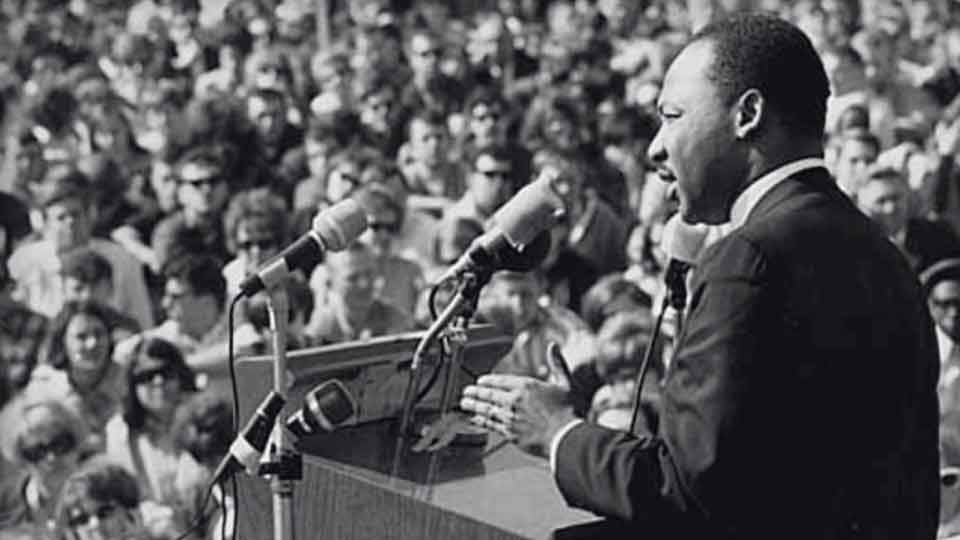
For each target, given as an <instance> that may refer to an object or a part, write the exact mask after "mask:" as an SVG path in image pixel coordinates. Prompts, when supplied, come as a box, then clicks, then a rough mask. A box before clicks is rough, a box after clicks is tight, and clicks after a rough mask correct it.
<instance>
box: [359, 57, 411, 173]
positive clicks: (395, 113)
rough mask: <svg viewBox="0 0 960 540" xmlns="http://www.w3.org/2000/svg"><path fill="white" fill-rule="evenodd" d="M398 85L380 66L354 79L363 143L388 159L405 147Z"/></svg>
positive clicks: (363, 72) (394, 156) (369, 69)
mask: <svg viewBox="0 0 960 540" xmlns="http://www.w3.org/2000/svg"><path fill="white" fill-rule="evenodd" d="M394 83H395V81H394V80H393V79H391V78H390V75H389V73H386V72H385V71H384V70H383V69H381V68H380V67H379V66H377V67H370V68H368V69H366V70H363V71H360V72H358V73H357V74H356V76H355V77H354V80H353V96H354V99H355V100H356V104H357V105H356V107H357V112H358V113H359V115H360V124H361V126H362V128H363V130H362V131H361V134H362V140H363V141H364V143H365V144H366V145H368V146H370V147H372V148H375V149H376V150H377V151H378V152H380V153H381V154H382V155H383V156H384V157H385V158H388V159H393V158H396V156H397V150H399V148H400V145H401V144H403V129H402V125H401V123H402V120H401V118H400V116H399V115H400V112H401V111H400V107H399V103H398V101H397V89H396V87H395V84H394Z"/></svg>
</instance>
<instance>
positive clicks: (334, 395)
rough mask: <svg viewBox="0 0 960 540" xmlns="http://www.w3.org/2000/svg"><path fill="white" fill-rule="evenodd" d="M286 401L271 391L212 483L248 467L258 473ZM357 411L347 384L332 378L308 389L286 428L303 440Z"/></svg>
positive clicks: (337, 425)
mask: <svg viewBox="0 0 960 540" xmlns="http://www.w3.org/2000/svg"><path fill="white" fill-rule="evenodd" d="M286 401H287V400H286V399H284V397H283V396H281V395H280V394H278V393H277V392H276V391H271V392H270V393H269V394H268V395H267V397H266V398H264V400H263V402H262V403H261V404H260V406H259V407H258V408H257V410H256V412H255V413H254V414H253V416H252V417H251V418H250V421H249V422H247V425H246V426H245V427H244V428H243V431H242V432H241V433H240V435H239V436H238V437H237V438H236V439H235V440H234V441H233V444H231V445H230V451H229V452H228V453H227V455H226V456H225V457H224V458H223V460H222V461H221V462H220V465H219V466H218V467H217V469H216V472H214V474H213V480H212V484H216V483H218V482H220V481H222V480H226V479H227V478H229V477H230V476H231V475H233V474H234V473H236V472H238V471H241V470H246V471H247V474H251V475H253V474H257V471H258V468H259V464H260V457H261V456H263V451H264V449H265V448H266V446H267V441H268V440H269V438H270V433H271V432H272V431H273V427H274V424H275V423H276V420H277V416H278V415H279V414H280V411H281V410H282V409H283V406H284V404H286ZM356 412H357V403H356V401H355V400H354V398H353V396H351V395H350V392H349V390H347V388H346V386H344V385H343V383H342V382H340V381H339V380H337V379H331V380H328V381H325V382H323V383H321V384H319V385H317V386H316V387H315V388H314V389H313V390H310V391H309V392H307V395H306V396H305V397H304V404H303V406H302V407H301V408H300V410H299V411H297V412H296V413H294V414H292V415H291V416H290V417H289V418H288V419H287V421H286V422H285V424H284V427H285V428H286V429H287V430H288V432H290V433H291V434H293V435H294V436H295V437H296V438H298V439H299V438H301V437H304V436H306V435H310V434H313V433H326V432H330V431H333V430H334V429H335V428H337V427H339V426H341V425H343V424H345V423H347V422H348V421H350V420H352V419H353V418H354V417H355V415H356ZM212 484H211V485H212Z"/></svg>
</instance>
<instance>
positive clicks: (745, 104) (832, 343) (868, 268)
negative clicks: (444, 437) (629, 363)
mask: <svg viewBox="0 0 960 540" xmlns="http://www.w3.org/2000/svg"><path fill="white" fill-rule="evenodd" d="M828 93H829V90H828V83H827V77H826V74H825V72H824V68H823V65H822V63H821V61H820V59H819V57H818V56H817V53H816V51H815V50H814V48H813V47H812V45H811V44H810V42H809V40H808V39H807V38H806V37H805V36H804V35H803V33H801V31H800V30H798V29H797V28H795V27H794V26H792V25H790V24H789V23H786V22H784V21H782V20H780V19H777V18H774V17H772V16H766V15H755V14H754V15H740V16H736V17H734V18H730V19H726V20H722V21H718V22H716V23H713V24H711V25H709V26H707V27H705V28H704V29H703V30H701V31H700V32H699V33H698V34H696V35H695V36H694V37H693V39H692V40H691V42H690V43H688V44H687V45H686V47H685V48H684V49H683V50H682V51H681V52H680V54H679V55H678V57H677V58H676V60H675V61H674V62H673V64H672V65H671V66H670V69H669V70H668V72H667V74H666V77H665V79H664V84H663V89H662V92H661V95H660V98H659V102H658V109H659V113H660V116H661V118H662V126H661V128H660V131H659V132H658V133H657V135H656V137H655V139H654V140H653V142H652V143H651V145H650V149H649V157H650V158H651V159H652V160H653V161H654V162H655V163H656V164H657V165H658V166H659V168H660V171H661V175H662V176H663V177H664V178H665V179H667V180H669V181H675V182H676V184H677V188H678V193H679V198H680V211H681V213H682V215H683V218H684V219H685V220H686V221H688V222H691V223H708V224H716V225H720V224H723V225H722V226H723V227H724V230H725V232H726V235H725V236H724V237H723V238H722V239H721V240H719V241H717V242H716V243H714V244H712V245H711V246H710V247H708V248H707V249H706V251H705V252H704V253H703V254H702V255H701V258H700V261H699V262H698V266H697V268H696V269H695V270H694V275H693V279H692V284H691V287H690V295H689V308H688V309H689V311H688V319H687V321H686V323H685V326H684V328H683V330H682V333H681V334H680V336H679V341H678V345H677V350H676V354H675V357H674V358H673V361H672V362H671V363H670V367H669V370H668V373H667V374H666V377H665V380H664V386H663V391H662V394H663V399H662V401H663V405H662V411H661V422H660V428H659V433H658V434H656V435H653V434H639V435H633V434H627V433H621V432H616V431H611V430H607V429H604V428H600V427H597V426H593V425H589V424H586V423H583V422H582V421H580V420H577V419H576V418H575V417H574V415H573V412H572V408H571V406H570V405H569V398H568V396H567V394H566V393H565V392H564V391H563V390H561V389H559V388H557V387H554V386H550V385H548V384H546V383H543V382H539V381H535V380H532V379H528V378H524V377H518V376H509V375H488V376H484V377H481V378H480V379H479V380H478V382H477V384H475V385H473V386H470V387H468V388H467V389H466V390H465V391H464V396H463V398H462V401H461V405H462V407H463V408H464V409H466V410H469V411H471V412H473V413H474V414H475V415H476V416H475V417H474V422H475V423H477V424H480V425H484V426H486V427H487V428H489V429H493V430H496V431H499V432H501V433H503V434H505V435H506V436H508V437H511V438H514V439H515V440H516V442H517V443H518V444H519V445H521V446H522V447H523V448H525V449H528V450H530V451H532V452H540V453H542V454H544V455H548V456H549V457H550V462H551V466H552V467H553V470H554V474H555V477H556V481H557V485H558V487H559V489H560V491H561V492H562V493H563V495H564V497H565V498H566V500H567V502H568V503H569V504H571V505H573V506H576V507H580V508H584V509H587V510H591V511H593V512H595V513H597V514H599V515H602V516H606V517H611V518H617V519H621V520H627V521H628V522H629V525H628V527H629V528H630V529H631V530H633V531H635V532H636V533H637V538H641V537H646V538H664V537H670V538H707V537H709V538H737V539H767V538H780V539H783V538H788V539H813V538H816V539H848V538H849V539H856V538H864V539H867V538H869V539H877V538H884V539H888V538H889V539H894V538H931V539H932V538H934V536H935V533H936V527H937V512H938V506H939V494H938V454H937V421H938V414H937V397H936V382H937V374H938V360H937V349H936V347H937V345H936V340H935V337H934V331H933V326H932V323H931V321H930V318H929V315H928V314H927V311H926V308H925V305H924V302H923V298H922V296H921V291H920V287H919V284H918V283H917V281H916V278H915V277H914V276H913V274H912V273H911V270H910V268H909V267H908V265H907V263H906V261H905V260H904V259H903V257H902V256H901V255H900V254H899V253H898V252H897V249H896V247H894V245H893V244H892V243H891V242H890V241H889V240H887V239H886V238H885V237H884V236H883V233H882V232H881V231H880V230H879V229H877V228H876V227H875V226H874V225H872V224H871V222H870V221H869V220H868V219H867V218H866V217H864V216H863V215H861V214H860V212H858V211H857V209H856V208H855V207H854V206H853V204H852V203H851V202H850V201H849V200H848V199H847V197H846V196H844V194H843V193H841V192H840V190H839V189H838V188H837V187H836V185H835V184H834V182H833V180H832V179H831V178H830V176H829V174H828V173H827V171H826V169H824V167H823V161H822V156H823V145H822V141H823V129H824V114H825V106H826V99H827V95H828ZM644 533H646V534H647V535H648V536H641V535H643V534H644ZM707 534H709V535H710V536H705V535H707ZM666 535H669V536H666Z"/></svg>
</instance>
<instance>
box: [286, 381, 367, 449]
mask: <svg viewBox="0 0 960 540" xmlns="http://www.w3.org/2000/svg"><path fill="white" fill-rule="evenodd" d="M356 414H357V402H356V400H354V399H353V396H352V395H350V391H349V390H347V387H346V386H344V385H343V383H342V382H340V381H339V380H337V379H330V380H329V381H326V382H324V383H322V384H320V385H318V386H317V387H316V388H314V389H313V390H311V391H310V392H308V393H307V395H306V397H304V398H303V407H301V408H300V410H299V411H297V412H296V413H294V414H293V415H292V416H290V418H288V419H287V423H286V427H287V429H288V430H290V432H291V433H293V434H294V435H296V436H297V437H298V438H299V437H304V436H306V435H310V434H312V433H326V432H330V431H333V430H334V428H336V427H338V426H341V425H343V424H345V423H347V422H348V421H350V420H352V419H353V418H354V417H355V416H356Z"/></svg>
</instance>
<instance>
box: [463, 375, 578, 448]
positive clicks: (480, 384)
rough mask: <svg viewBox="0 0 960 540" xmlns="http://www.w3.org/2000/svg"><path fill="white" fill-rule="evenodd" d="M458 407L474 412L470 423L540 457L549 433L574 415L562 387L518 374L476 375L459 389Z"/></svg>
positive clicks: (550, 434) (568, 398)
mask: <svg viewBox="0 0 960 540" xmlns="http://www.w3.org/2000/svg"><path fill="white" fill-rule="evenodd" d="M460 407H461V408H462V409H463V410H465V411H467V412H472V413H474V416H473V418H471V419H470V421H471V422H473V423H474V424H476V425H478V426H480V427H483V428H485V429H489V430H492V431H496V432H499V433H501V434H503V435H504V436H506V437H507V438H509V439H511V440H513V441H514V442H515V443H516V444H517V445H518V446H519V447H520V448H521V449H523V450H525V451H527V452H530V453H531V454H536V455H540V456H546V455H547V453H548V452H549V451H550V441H551V439H552V438H553V435H554V434H555V433H556V432H557V431H558V430H559V429H560V428H562V427H563V426H565V425H566V424H567V423H569V422H570V421H571V420H574V419H575V418H576V417H575V416H574V414H573V405H572V404H571V403H570V395H569V392H568V391H567V390H566V389H564V388H561V387H559V386H556V385H552V384H548V383H545V382H543V381H540V380H538V379H534V378H532V377H525V376H522V375H505V374H499V375H484V376H482V377H480V378H479V379H477V383H476V384H473V385H470V386H467V387H466V388H465V389H464V390H463V398H461V400H460Z"/></svg>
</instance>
